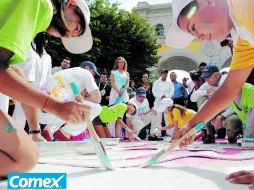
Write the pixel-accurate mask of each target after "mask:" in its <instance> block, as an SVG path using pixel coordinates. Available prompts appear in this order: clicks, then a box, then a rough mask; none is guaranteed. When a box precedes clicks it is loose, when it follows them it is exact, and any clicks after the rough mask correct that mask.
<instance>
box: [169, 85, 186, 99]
mask: <svg viewBox="0 0 254 190" xmlns="http://www.w3.org/2000/svg"><path fill="white" fill-rule="evenodd" d="M173 84H174V96H173V97H172V99H176V98H184V99H187V98H188V93H187V91H186V89H185V88H184V86H183V84H182V83H180V82H178V81H175V82H174V83H173Z"/></svg>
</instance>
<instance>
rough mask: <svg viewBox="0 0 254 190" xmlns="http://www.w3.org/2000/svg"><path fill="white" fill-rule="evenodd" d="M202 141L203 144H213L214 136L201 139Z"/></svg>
mask: <svg viewBox="0 0 254 190" xmlns="http://www.w3.org/2000/svg"><path fill="white" fill-rule="evenodd" d="M202 141H203V143H204V144H213V143H215V137H214V136H206V137H202Z"/></svg>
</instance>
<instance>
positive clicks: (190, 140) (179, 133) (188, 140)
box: [174, 125, 196, 148]
mask: <svg viewBox="0 0 254 190" xmlns="http://www.w3.org/2000/svg"><path fill="white" fill-rule="evenodd" d="M191 129H192V128H191V127H190V126H189V125H187V126H185V127H183V128H181V129H179V130H178V131H177V132H176V133H175V135H174V140H177V139H179V138H181V137H182V136H183V135H185V134H186V133H187V132H189V131H190V130H191ZM195 137H196V134H194V135H192V136H190V137H186V138H185V139H184V140H183V141H182V142H181V143H180V144H179V147H180V148H182V147H184V146H187V145H189V144H192V143H193V142H194V139H195Z"/></svg>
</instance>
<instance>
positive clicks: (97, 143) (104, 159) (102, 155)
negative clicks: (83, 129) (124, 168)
mask: <svg viewBox="0 0 254 190" xmlns="http://www.w3.org/2000/svg"><path fill="white" fill-rule="evenodd" d="M70 85H71V88H72V90H73V93H74V95H75V96H76V98H77V99H78V101H80V102H83V97H82V96H81V94H80V90H79V88H78V86H77V84H76V83H75V82H71V83H70ZM84 116H85V119H86V121H85V122H86V125H87V127H88V129H89V131H90V135H91V141H92V142H93V145H94V148H95V152H96V154H97V156H98V158H99V159H100V161H101V163H102V165H103V166H104V167H105V169H107V170H113V166H112V164H111V161H110V159H109V157H108V155H107V153H106V151H105V148H104V146H103V144H102V141H101V139H100V137H99V136H98V135H97V133H96V131H95V130H94V127H93V124H92V122H91V120H90V119H89V116H88V113H87V112H85V113H84Z"/></svg>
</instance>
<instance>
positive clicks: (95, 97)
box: [85, 89, 101, 103]
mask: <svg viewBox="0 0 254 190" xmlns="http://www.w3.org/2000/svg"><path fill="white" fill-rule="evenodd" d="M85 100H87V101H91V102H95V103H100V102H101V93H100V91H99V90H98V89H95V90H93V91H92V92H90V93H89V96H88V97H87V98H85Z"/></svg>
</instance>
